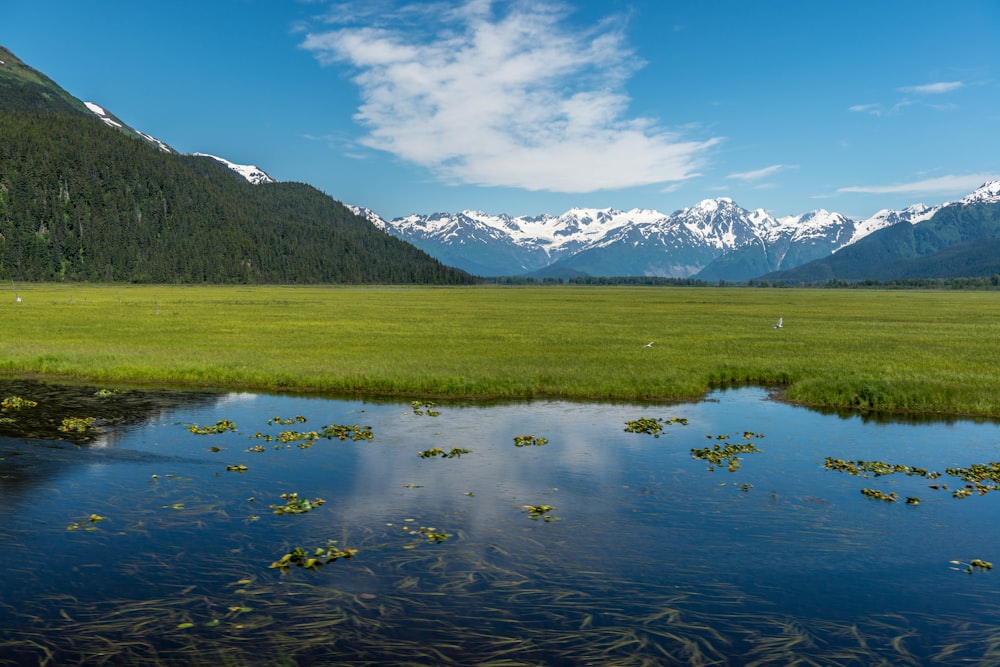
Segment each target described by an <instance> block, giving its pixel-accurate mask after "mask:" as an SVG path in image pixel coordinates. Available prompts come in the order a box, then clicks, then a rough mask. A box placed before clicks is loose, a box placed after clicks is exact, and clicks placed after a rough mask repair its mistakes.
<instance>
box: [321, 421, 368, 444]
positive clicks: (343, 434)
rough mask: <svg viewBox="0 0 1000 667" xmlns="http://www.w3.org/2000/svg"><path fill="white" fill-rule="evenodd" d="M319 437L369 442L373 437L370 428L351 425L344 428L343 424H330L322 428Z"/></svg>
mask: <svg viewBox="0 0 1000 667" xmlns="http://www.w3.org/2000/svg"><path fill="white" fill-rule="evenodd" d="M320 435H321V436H322V437H324V438H329V439H331V440H332V439H333V438H337V439H338V440H347V439H348V438H350V439H351V440H354V441H358V440H371V439H372V438H374V437H375V435H374V434H373V433H372V427H371V426H358V425H357V424H353V425H351V426H346V425H344V424H330V425H329V426H324V427H323V430H322V431H320Z"/></svg>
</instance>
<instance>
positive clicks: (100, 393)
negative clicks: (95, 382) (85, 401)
mask: <svg viewBox="0 0 1000 667" xmlns="http://www.w3.org/2000/svg"><path fill="white" fill-rule="evenodd" d="M117 393H118V390H117V389H98V390H97V391H95V392H94V396H96V397H97V398H109V397H111V396H114V395H115V394H117Z"/></svg>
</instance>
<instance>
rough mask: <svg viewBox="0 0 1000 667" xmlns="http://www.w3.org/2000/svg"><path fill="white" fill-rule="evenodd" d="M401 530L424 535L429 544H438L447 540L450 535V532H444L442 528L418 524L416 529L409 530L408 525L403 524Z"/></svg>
mask: <svg viewBox="0 0 1000 667" xmlns="http://www.w3.org/2000/svg"><path fill="white" fill-rule="evenodd" d="M403 532H404V533H408V534H410V535H419V536H421V537H424V538H426V539H427V541H428V542H429V543H431V544H438V543H440V542H444V541H445V540H447V539H448V538H449V537H451V536H452V535H451V533H446V532H444V531H443V530H438V529H437V528H434V527H432V526H420V527H419V528H417V529H416V530H411V529H410V527H409V526H405V525H404V526H403Z"/></svg>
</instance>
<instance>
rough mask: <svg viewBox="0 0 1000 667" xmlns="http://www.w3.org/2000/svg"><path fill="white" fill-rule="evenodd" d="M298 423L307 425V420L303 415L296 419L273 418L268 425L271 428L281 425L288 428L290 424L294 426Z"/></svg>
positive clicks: (297, 416)
mask: <svg viewBox="0 0 1000 667" xmlns="http://www.w3.org/2000/svg"><path fill="white" fill-rule="evenodd" d="M296 422H298V423H300V424H305V423H306V418H305V417H302V416H301V415H296V416H295V417H288V418H285V419H283V418H281V417H272V418H271V419H268V420H267V425H268V426H271V425H272V424H280V425H282V426H287V425H289V424H294V423H296Z"/></svg>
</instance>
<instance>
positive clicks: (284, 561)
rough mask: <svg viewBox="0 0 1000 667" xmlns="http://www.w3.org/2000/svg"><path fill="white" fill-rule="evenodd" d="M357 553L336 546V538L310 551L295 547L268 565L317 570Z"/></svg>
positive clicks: (270, 566) (280, 567)
mask: <svg viewBox="0 0 1000 667" xmlns="http://www.w3.org/2000/svg"><path fill="white" fill-rule="evenodd" d="M357 553H358V550H357V549H341V548H340V547H338V546H336V541H335V540H331V541H330V542H327V544H326V546H325V547H317V548H316V549H313V550H311V551H308V552H307V551H306V550H305V549H303V548H302V547H295V548H294V549H292V550H291V551H289V552H288V553H286V554H285V555H284V556H282V557H281V558H279V559H278V560H276V561H274V562H273V563H271V564H270V565H269V566H268V567H269V568H271V569H277V570H281V572H282V573H284V572H287V571H288V570H290V569H291V568H292V567H301V568H305V569H306V570H314V571H315V570H318V569H319V568H321V567H323V566H324V565H327V564H329V563H332V562H334V561H335V560H337V559H339V558H344V559H350V558H351V557H353V556H354V555H355V554H357ZM231 610H232V609H231Z"/></svg>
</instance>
